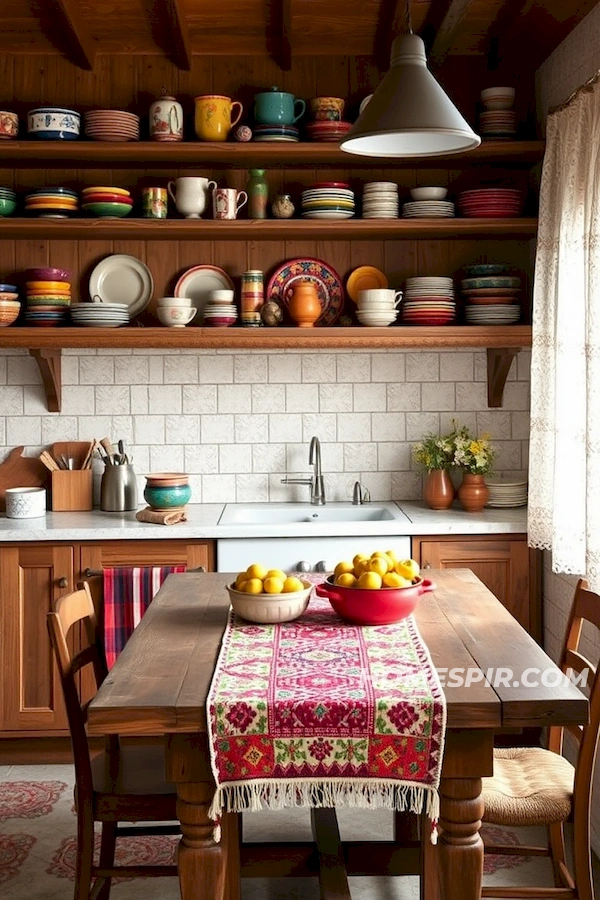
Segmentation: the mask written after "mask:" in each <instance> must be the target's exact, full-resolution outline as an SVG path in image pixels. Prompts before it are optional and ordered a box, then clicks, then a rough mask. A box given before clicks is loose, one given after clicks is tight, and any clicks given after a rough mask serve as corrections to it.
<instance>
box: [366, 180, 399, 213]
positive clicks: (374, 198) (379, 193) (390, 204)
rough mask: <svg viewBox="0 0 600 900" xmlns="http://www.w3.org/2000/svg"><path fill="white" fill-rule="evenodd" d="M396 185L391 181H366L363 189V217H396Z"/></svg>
mask: <svg viewBox="0 0 600 900" xmlns="http://www.w3.org/2000/svg"><path fill="white" fill-rule="evenodd" d="M398 208H399V204H398V185H397V184H396V183H395V182H393V181H368V182H367V183H366V184H365V186H364V189H363V202H362V217H363V219H397V218H398Z"/></svg>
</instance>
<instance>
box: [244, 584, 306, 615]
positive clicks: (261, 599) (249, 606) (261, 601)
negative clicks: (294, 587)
mask: <svg viewBox="0 0 600 900" xmlns="http://www.w3.org/2000/svg"><path fill="white" fill-rule="evenodd" d="M302 584H303V585H304V590H302V591H293V592H291V593H289V594H245V593H244V592H243V591H236V589H235V587H234V585H233V584H228V585H227V590H228V592H229V600H230V602H231V605H232V607H233V611H234V612H235V613H236V614H237V615H238V616H241V617H242V618H243V619H247V620H248V621H249V622H259V623H261V624H265V625H270V624H274V623H276V622H292V621H293V620H294V619H297V618H298V617H299V616H301V615H302V613H303V612H304V610H305V609H306V607H307V606H308V604H309V602H310V592H311V589H312V585H311V584H310V582H308V581H302Z"/></svg>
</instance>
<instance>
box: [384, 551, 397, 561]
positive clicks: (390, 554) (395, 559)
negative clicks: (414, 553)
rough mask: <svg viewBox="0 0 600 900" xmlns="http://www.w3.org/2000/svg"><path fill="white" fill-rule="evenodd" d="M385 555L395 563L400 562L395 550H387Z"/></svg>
mask: <svg viewBox="0 0 600 900" xmlns="http://www.w3.org/2000/svg"><path fill="white" fill-rule="evenodd" d="M385 555H386V556H389V558H390V559H393V560H394V562H395V563H397V562H398V557H397V556H396V551H395V550H386V551H385Z"/></svg>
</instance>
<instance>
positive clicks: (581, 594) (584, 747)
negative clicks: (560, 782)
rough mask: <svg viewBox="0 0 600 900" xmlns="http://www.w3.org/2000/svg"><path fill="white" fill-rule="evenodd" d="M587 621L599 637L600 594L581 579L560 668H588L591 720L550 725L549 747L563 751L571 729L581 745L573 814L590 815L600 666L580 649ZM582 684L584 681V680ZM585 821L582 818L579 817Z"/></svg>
mask: <svg viewBox="0 0 600 900" xmlns="http://www.w3.org/2000/svg"><path fill="white" fill-rule="evenodd" d="M585 622H589V623H590V624H592V625H593V626H594V627H595V628H596V630H597V637H598V638H599V639H600V596H599V595H598V594H595V593H594V592H593V591H590V590H589V589H588V587H587V583H586V582H585V581H584V580H583V579H579V581H578V582H577V587H576V588H575V596H574V598H573V604H572V606H571V612H570V614H569V621H568V623H567V630H566V636H565V642H564V646H563V652H562V657H561V669H562V670H563V672H565V673H566V674H569V675H570V673H571V672H573V673H578V674H580V673H582V672H587V681H586V683H585V684H586V692H587V694H588V699H589V706H590V711H589V721H588V723H587V724H586V725H569V726H564V727H558V726H554V727H552V728H550V729H549V733H548V748H549V749H550V750H554V752H556V753H562V751H563V744H564V736H565V732H567V731H568V732H569V734H570V735H572V737H573V738H574V739H575V741H576V743H577V745H578V751H577V762H576V767H575V788H574V792H573V803H574V816H575V819H576V820H577V819H578V818H579V817H580V816H581V817H582V818H583V819H585V818H586V817H587V818H588V819H589V811H590V799H591V793H592V778H593V773H594V764H595V761H596V751H597V747H598V737H599V731H600V677H598V666H597V665H596V666H594V665H593V664H592V662H591V661H590V660H588V659H586V657H585V656H583V654H582V653H581V652H580V650H579V644H580V642H581V634H582V631H583V625H584V623H585ZM582 687H583V683H582ZM580 821H582V819H580Z"/></svg>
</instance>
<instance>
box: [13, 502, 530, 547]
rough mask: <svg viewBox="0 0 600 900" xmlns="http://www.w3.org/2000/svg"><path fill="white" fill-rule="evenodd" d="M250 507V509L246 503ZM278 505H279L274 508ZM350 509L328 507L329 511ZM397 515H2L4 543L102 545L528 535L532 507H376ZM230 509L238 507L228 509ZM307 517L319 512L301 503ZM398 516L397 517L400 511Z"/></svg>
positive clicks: (192, 508)
mask: <svg viewBox="0 0 600 900" xmlns="http://www.w3.org/2000/svg"><path fill="white" fill-rule="evenodd" d="M245 505H247V504H245ZM273 505H276V504H273ZM349 505H350V504H328V507H335V506H340V507H341V506H346V507H347V506H349ZM372 505H373V506H385V507H389V508H390V509H393V510H394V511H395V518H393V519H384V520H381V521H369V522H323V523H315V522H299V523H291V524H290V523H286V524H271V525H264V524H263V525H253V524H235V525H219V520H220V518H221V516H222V514H223V511H224V509H225V505H224V504H220V503H205V504H204V503H201V504H200V503H199V504H190V505H189V506H188V507H187V519H188V520H187V522H180V523H178V524H177V525H172V526H164V525H150V524H148V523H146V522H138V521H137V519H136V518H135V513H134V512H129V513H107V512H101V511H100V510H92V511H91V512H48V513H46V515H45V516H44V517H42V518H38V519H8V518H6V516H5V515H0V542H15V541H17V542H23V541H71V542H80V541H97V540H125V539H127V540H166V539H173V538H180V539H184V540H185V539H188V540H189V539H194V538H196V539H206V540H221V539H226V538H244V537H290V538H293V537H301V536H307V535H310V536H314V537H333V536H336V535H339V536H360V535H422V534H523V533H525V532H526V530H527V507H524V506H523V507H519V508H516V509H485V510H483V511H482V512H480V513H469V512H465V511H464V510H462V509H460V508H459V507H456V508H452V509H450V510H444V511H440V512H436V511H435V510H432V509H429V508H428V507H427V506H426V505H425V504H424V503H421V502H414V501H407V502H399V503H377V502H375V501H374V502H373V504H372ZM227 506H228V508H229V509H231V508H232V507H235V506H236V504H227ZM298 506H299V507H302V508H303V509H305V510H306V513H307V516H308V515H310V514H311V513H314V512H315V510H318V509H319V507H314V506H310V504H298ZM140 508H142V507H140ZM396 511H397V512H396Z"/></svg>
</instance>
